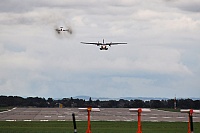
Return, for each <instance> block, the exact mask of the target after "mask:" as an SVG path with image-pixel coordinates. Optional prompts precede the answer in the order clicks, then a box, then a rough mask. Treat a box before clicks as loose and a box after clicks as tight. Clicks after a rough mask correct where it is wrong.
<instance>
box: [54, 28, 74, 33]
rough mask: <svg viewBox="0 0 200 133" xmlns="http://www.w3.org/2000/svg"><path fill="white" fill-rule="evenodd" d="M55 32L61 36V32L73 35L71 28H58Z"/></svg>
mask: <svg viewBox="0 0 200 133" xmlns="http://www.w3.org/2000/svg"><path fill="white" fill-rule="evenodd" d="M55 30H56V31H57V33H58V34H60V33H61V32H65V31H67V32H69V33H70V34H72V30H71V29H70V28H68V29H64V28H63V27H60V28H56V29H55Z"/></svg>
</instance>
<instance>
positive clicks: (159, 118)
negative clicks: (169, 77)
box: [0, 108, 200, 122]
mask: <svg viewBox="0 0 200 133" xmlns="http://www.w3.org/2000/svg"><path fill="white" fill-rule="evenodd" d="M100 110H101V111H100V112H91V121H137V113H136V112H129V109H128V108H100ZM72 113H75V115H76V120H77V121H87V112H80V111H79V110H78V108H13V109H11V110H8V111H3V112H0V121H72ZM142 121H149V122H187V121H188V114H187V113H181V112H171V111H163V110H157V109H151V112H149V113H146V112H144V113H142ZM193 121H194V122H200V114H195V113H194V114H193Z"/></svg>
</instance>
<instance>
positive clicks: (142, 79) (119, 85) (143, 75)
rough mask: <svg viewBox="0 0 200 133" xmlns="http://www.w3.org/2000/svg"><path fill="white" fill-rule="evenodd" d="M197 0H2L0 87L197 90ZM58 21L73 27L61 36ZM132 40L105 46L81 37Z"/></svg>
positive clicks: (79, 91) (105, 93)
mask: <svg viewBox="0 0 200 133" xmlns="http://www.w3.org/2000/svg"><path fill="white" fill-rule="evenodd" d="M199 7H200V2H199V1H198V0H193V1H190V0H184V2H183V1H182V0H149V1H141V0H123V1H122V0H101V1H96V0H87V1H84V2H82V1H80V0H74V1H69V0H58V1H54V0H52V1H49V0H48V1H47V0H34V1H31V0H22V1H20V3H19V2H18V1H17V0H3V1H1V4H0V29H1V32H0V94H1V95H19V96H41V97H53V98H56V97H71V96H77V95H88V96H93V97H124V96H133V97H138V96H148V97H169V98H173V97H174V96H175V95H176V96H177V97H186V98H187V97H200V84H199V83H200V69H199V68H200V44H199V42H200V38H199V35H200V10H199V9H200V8H199ZM55 26H66V27H70V28H72V29H73V34H72V35H66V36H65V35H62V37H58V36H56V34H55V32H54V28H55ZM102 39H105V41H106V42H127V43H128V45H120V46H112V47H111V48H109V50H108V51H100V50H99V48H98V47H97V46H93V45H83V44H81V43H80V42H81V41H86V42H97V41H102Z"/></svg>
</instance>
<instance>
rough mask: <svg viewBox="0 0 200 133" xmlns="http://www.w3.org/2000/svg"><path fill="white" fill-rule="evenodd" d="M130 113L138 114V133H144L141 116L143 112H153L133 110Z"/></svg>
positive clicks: (139, 109)
mask: <svg viewBox="0 0 200 133" xmlns="http://www.w3.org/2000/svg"><path fill="white" fill-rule="evenodd" d="M129 111H130V112H137V113H138V129H137V132H136V133H142V124H141V114H142V112H151V110H150V109H147V108H132V109H129Z"/></svg>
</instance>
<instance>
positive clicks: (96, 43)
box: [81, 39, 127, 50]
mask: <svg viewBox="0 0 200 133" xmlns="http://www.w3.org/2000/svg"><path fill="white" fill-rule="evenodd" d="M81 43H83V44H93V45H97V46H100V50H108V47H107V46H110V47H111V45H118V44H127V43H113V42H110V43H105V42H104V39H103V42H102V43H101V42H81Z"/></svg>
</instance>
